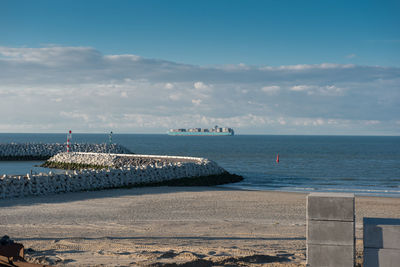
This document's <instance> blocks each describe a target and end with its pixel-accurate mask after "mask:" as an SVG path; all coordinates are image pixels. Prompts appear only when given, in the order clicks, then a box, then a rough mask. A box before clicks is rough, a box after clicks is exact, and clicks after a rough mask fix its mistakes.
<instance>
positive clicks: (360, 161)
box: [0, 134, 400, 197]
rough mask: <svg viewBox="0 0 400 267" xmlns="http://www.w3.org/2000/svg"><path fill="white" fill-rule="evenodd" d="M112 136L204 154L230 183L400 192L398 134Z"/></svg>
mask: <svg viewBox="0 0 400 267" xmlns="http://www.w3.org/2000/svg"><path fill="white" fill-rule="evenodd" d="M65 141H66V135H65V134H0V143H11V142H14V143H21V142H35V143H36V142H42V143H47V142H48V143H64V142H65ZM107 141H108V135H107V134H75V135H73V142H76V143H105V142H107ZM113 141H114V142H115V143H118V144H121V145H123V146H125V147H127V148H128V149H130V150H131V151H132V152H134V153H137V154H158V155H185V156H198V157H206V158H209V159H211V160H214V161H216V162H217V163H218V164H219V165H220V166H222V167H223V168H225V169H226V170H228V171H229V172H232V173H235V174H239V175H242V176H244V178H245V179H244V181H243V182H240V183H237V184H231V185H228V186H229V187H237V188H244V189H255V190H280V191H300V192H304V191H305V192H310V191H328V192H355V193H356V194H358V195H364V194H366V195H384V196H395V197H400V137H365V136H363V137H361V136H271V135H238V136H219V137H212V136H198V137H197V136H168V135H150V134H149V135H145V134H114V136H113ZM278 153H279V156H280V162H279V163H276V156H277V154H278ZM40 163H41V162H40V161H39V162H37V161H36V162H32V161H30V162H21V161H19V162H18V161H0V174H3V173H7V174H25V173H28V172H29V171H30V170H31V169H32V170H33V171H34V172H40V171H43V170H44V169H42V168H37V167H33V166H34V165H38V164H40Z"/></svg>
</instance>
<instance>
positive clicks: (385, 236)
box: [363, 218, 400, 253]
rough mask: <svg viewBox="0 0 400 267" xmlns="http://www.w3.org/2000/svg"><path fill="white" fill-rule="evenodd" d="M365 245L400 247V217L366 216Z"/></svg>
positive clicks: (364, 220)
mask: <svg viewBox="0 0 400 267" xmlns="http://www.w3.org/2000/svg"><path fill="white" fill-rule="evenodd" d="M363 228H364V247H365V248H377V249H379V248H385V249H386V248H388V249H399V253H400V219H394V218H364V219H363Z"/></svg>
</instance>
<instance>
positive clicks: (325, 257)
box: [307, 193, 355, 267]
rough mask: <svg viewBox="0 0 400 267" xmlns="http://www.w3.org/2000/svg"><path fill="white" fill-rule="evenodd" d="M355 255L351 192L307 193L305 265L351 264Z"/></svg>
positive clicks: (332, 266)
mask: <svg viewBox="0 0 400 267" xmlns="http://www.w3.org/2000/svg"><path fill="white" fill-rule="evenodd" d="M354 256H355V216H354V194H330V193H311V194H309V195H308V196H307V264H308V266H311V267H314V266H318V267H319V266H327V267H346V266H349V267H352V266H354V263H355V262H354Z"/></svg>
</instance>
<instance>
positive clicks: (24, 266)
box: [0, 235, 46, 267]
mask: <svg viewBox="0 0 400 267" xmlns="http://www.w3.org/2000/svg"><path fill="white" fill-rule="evenodd" d="M0 266H4V267H6V266H20V267H39V266H46V265H42V264H35V263H29V262H27V261H26V260H25V259H24V246H23V245H22V244H20V243H15V242H14V240H12V239H10V237H9V236H7V235H4V236H3V237H2V238H1V239H0Z"/></svg>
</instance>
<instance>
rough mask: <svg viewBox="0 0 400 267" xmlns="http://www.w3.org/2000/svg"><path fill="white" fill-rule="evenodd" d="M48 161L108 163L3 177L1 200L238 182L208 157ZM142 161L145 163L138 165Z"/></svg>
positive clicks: (80, 156) (59, 158)
mask: <svg viewBox="0 0 400 267" xmlns="http://www.w3.org/2000/svg"><path fill="white" fill-rule="evenodd" d="M48 162H52V163H56V164H60V165H62V164H66V163H69V164H78V165H79V164H83V165H97V166H104V168H102V169H100V170H99V169H93V168H89V169H81V170H74V171H66V172H65V173H52V172H49V173H40V174H34V175H30V174H27V175H25V176H9V175H3V176H2V177H0V199H1V198H3V199H4V198H14V197H24V196H29V195H47V194H54V193H65V192H76V191H85V190H100V189H106V188H121V187H133V186H142V185H216V184H223V183H229V182H237V181H240V180H241V179H242V177H240V176H236V175H231V174H229V173H227V172H226V171H225V170H224V169H223V168H221V167H220V166H218V165H217V164H216V163H215V162H213V161H211V160H208V159H205V158H194V157H173V156H153V155H132V154H129V155H124V154H108V153H81V152H74V153H60V154H57V155H55V156H54V157H52V158H50V159H49V160H48ZM139 162H141V164H138V163H139Z"/></svg>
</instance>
